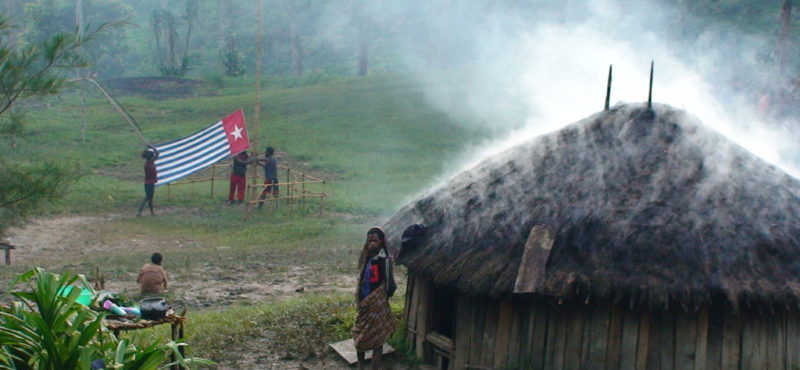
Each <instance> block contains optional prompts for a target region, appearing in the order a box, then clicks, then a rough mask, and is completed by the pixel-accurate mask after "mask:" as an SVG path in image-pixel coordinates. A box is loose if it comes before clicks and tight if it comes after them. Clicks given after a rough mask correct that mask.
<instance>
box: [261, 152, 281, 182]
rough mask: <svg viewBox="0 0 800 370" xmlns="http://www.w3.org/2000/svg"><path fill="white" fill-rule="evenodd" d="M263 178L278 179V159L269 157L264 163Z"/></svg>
mask: <svg viewBox="0 0 800 370" xmlns="http://www.w3.org/2000/svg"><path fill="white" fill-rule="evenodd" d="M264 179H265V180H273V181H278V160H277V159H275V158H273V157H269V158H267V160H266V163H264Z"/></svg>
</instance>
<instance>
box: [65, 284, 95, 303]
mask: <svg viewBox="0 0 800 370" xmlns="http://www.w3.org/2000/svg"><path fill="white" fill-rule="evenodd" d="M75 288H76V287H74V286H72V285H69V286H65V287H63V288H61V290H59V291H58V295H60V296H62V297H66V296H69V295H70V293H72V290H73V289H75ZM79 289H80V290H81V292H80V294H78V298H77V299H75V302H78V303H80V304H82V305H84V306H89V305H90V304H92V299H93V298H94V294H92V291H91V290H89V289H86V288H79Z"/></svg>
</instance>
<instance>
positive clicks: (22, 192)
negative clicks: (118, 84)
mask: <svg viewBox="0 0 800 370" xmlns="http://www.w3.org/2000/svg"><path fill="white" fill-rule="evenodd" d="M106 27H107V26H106V25H103V26H100V27H99V28H98V29H97V30H96V31H94V32H92V33H89V34H88V35H87V36H84V37H78V36H77V35H75V34H73V35H69V34H57V35H55V36H52V37H51V38H50V39H48V40H46V41H43V42H41V43H36V44H27V45H26V46H24V47H17V48H15V47H12V46H11V45H10V44H9V43H8V41H6V40H8V38H6V37H4V36H5V35H6V34H8V33H9V32H10V28H11V24H10V23H9V22H8V20H7V19H6V18H5V17H4V16H2V15H0V137H9V136H10V137H14V136H16V135H20V134H21V133H22V131H23V127H24V124H25V121H24V116H23V115H22V114H21V113H19V112H12V108H13V107H14V104H15V103H16V102H17V101H19V100H20V99H26V98H34V97H43V96H48V95H53V94H56V93H58V91H59V90H60V89H61V87H63V85H64V83H65V77H64V76H63V75H61V74H59V73H58V70H59V69H63V68H77V67H84V66H86V65H87V63H86V61H85V60H84V59H83V58H81V57H80V56H79V55H78V53H77V51H78V49H79V48H80V47H81V46H83V45H84V44H85V43H86V42H87V41H89V40H91V39H92V38H93V37H94V36H95V35H96V33H97V32H101V31H102V30H103V29H105V28H106ZM75 179H76V175H75V171H73V170H70V169H68V168H65V167H62V166H59V165H56V164H52V163H44V164H39V165H32V164H26V163H8V161H6V160H5V159H3V158H0V237H2V236H3V235H4V233H5V231H6V230H7V229H8V227H10V226H13V225H17V224H19V223H21V222H22V221H24V220H25V219H26V218H27V216H28V215H29V214H30V213H31V212H33V211H34V210H36V209H37V208H39V207H40V206H41V205H42V204H46V203H47V202H50V201H53V200H55V199H58V198H59V197H60V196H61V195H62V194H63V193H64V191H65V189H66V185H67V184H68V183H70V182H72V181H73V180H75Z"/></svg>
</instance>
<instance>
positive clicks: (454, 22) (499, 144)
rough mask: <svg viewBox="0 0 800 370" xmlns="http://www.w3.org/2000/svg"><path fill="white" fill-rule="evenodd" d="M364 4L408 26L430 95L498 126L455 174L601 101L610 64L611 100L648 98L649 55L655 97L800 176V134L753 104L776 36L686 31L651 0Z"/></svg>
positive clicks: (410, 48) (409, 43) (411, 50)
mask: <svg viewBox="0 0 800 370" xmlns="http://www.w3.org/2000/svg"><path fill="white" fill-rule="evenodd" d="M554 3H557V4H554ZM779 10H780V9H779V7H778V6H777V5H776V6H775V13H776V17H777V15H778V12H779ZM369 14H370V15H371V16H372V19H373V22H374V23H375V24H387V23H388V24H391V22H392V20H393V19H398V17H400V18H402V19H405V20H406V21H405V24H407V25H413V27H410V26H409V27H408V28H405V29H402V30H399V31H398V32H397V33H398V34H399V35H404V36H405V42H404V43H403V44H402V45H398V46H397V50H398V52H400V53H403V54H404V55H405V61H406V64H407V68H409V69H410V70H411V71H412V72H413V73H415V75H416V76H418V78H419V79H420V81H421V82H422V83H423V85H424V86H426V87H427V89H426V90H425V92H426V96H427V97H428V99H429V100H430V102H431V103H432V104H434V105H435V106H437V107H439V108H440V109H442V110H443V111H445V112H447V113H448V114H449V115H450V116H451V117H452V118H454V120H455V121H458V122H461V123H463V124H465V125H477V126H481V127H488V128H490V129H491V130H493V131H494V132H495V133H496V135H495V137H494V138H493V139H491V140H490V141H487V142H485V143H482V144H481V145H480V146H479V147H478V148H470V149H469V150H468V152H469V153H471V158H468V159H466V160H465V161H464V162H460V163H459V164H458V165H456V166H454V167H453V168H452V171H451V172H455V171H457V170H461V169H464V168H465V167H468V166H471V165H474V164H475V163H477V160H478V159H480V158H485V157H486V156H487V155H490V154H492V153H496V152H499V151H501V150H503V149H505V148H508V147H510V146H512V145H514V144H517V143H519V142H522V141H524V140H526V139H529V138H531V137H533V136H536V135H541V134H544V133H547V132H551V131H554V130H557V129H559V128H561V127H563V126H565V125H567V124H569V123H571V122H574V121H577V120H579V119H581V118H583V117H586V116H588V115H590V114H592V113H594V112H597V111H599V110H601V109H602V108H603V101H604V98H605V86H606V78H607V70H608V66H609V64H613V66H614V81H613V87H612V92H611V102H612V105H614V104H615V103H618V102H641V101H645V100H646V99H647V87H648V79H649V76H648V74H649V67H650V61H651V60H654V61H655V68H656V70H655V83H654V88H653V99H654V101H655V102H661V103H667V104H670V105H672V106H675V107H677V108H682V109H685V110H687V111H689V112H690V113H692V114H694V115H696V116H698V117H699V118H700V120H701V121H702V122H704V124H706V125H708V126H710V127H711V128H713V129H714V130H716V131H719V132H720V133H722V134H723V135H725V136H727V137H729V138H731V139H732V140H734V141H735V142H737V143H738V144H740V145H742V146H743V147H745V148H746V149H747V150H749V151H751V152H753V153H754V154H756V155H758V156H759V157H761V158H763V159H765V160H767V161H769V162H771V163H774V164H776V165H778V166H779V167H780V168H782V169H783V170H785V171H787V172H789V173H790V174H792V175H794V176H798V174H800V168H798V167H797V165H796V164H793V163H792V161H791V159H790V158H789V157H788V154H789V153H790V152H791V151H793V149H792V148H793V147H794V145H793V144H792V143H793V142H795V140H793V138H794V136H796V135H794V133H793V132H791V131H790V130H788V129H787V128H785V127H784V126H782V125H778V124H767V123H765V122H763V121H762V120H761V119H760V118H759V116H758V114H756V112H754V107H755V106H756V104H755V102H756V100H757V99H758V95H759V93H760V91H758V90H759V89H760V88H759V86H764V84H765V81H766V80H767V79H768V78H769V77H770V76H769V73H767V72H761V71H763V70H766V69H768V67H765V66H762V65H759V64H758V62H757V59H758V58H757V57H756V56H757V54H758V52H759V51H763V50H764V48H765V45H770V46H771V45H774V42H775V41H772V40H759V39H756V38H753V37H751V36H747V35H744V34H742V33H739V32H737V31H736V30H733V29H731V28H730V27H727V28H726V27H723V26H713V25H709V26H708V28H706V29H705V30H704V31H703V32H702V33H701V34H698V35H687V34H685V31H683V30H681V28H680V25H679V23H680V17H681V16H682V15H681V14H680V12H679V11H678V10H677V9H675V8H672V7H670V6H665V5H660V4H656V2H655V1H627V0H601V1H563V2H544V1H533V2H511V1H498V2H492V1H469V2H464V1H452V0H428V1H404V2H391V3H380V4H377V3H373V4H372V8H371V9H369ZM777 27H778V25H777V23H776V28H777ZM741 76H747V77H746V78H747V80H745V81H742V77H741ZM737 80H738V81H737ZM732 82H733V83H732ZM737 89H738V90H737Z"/></svg>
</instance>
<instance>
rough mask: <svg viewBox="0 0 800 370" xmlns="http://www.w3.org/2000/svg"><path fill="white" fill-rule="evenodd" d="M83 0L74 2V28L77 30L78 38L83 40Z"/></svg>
mask: <svg viewBox="0 0 800 370" xmlns="http://www.w3.org/2000/svg"><path fill="white" fill-rule="evenodd" d="M83 25H84V23H83V0H77V1H76V2H75V27H76V28H77V29H78V37H80V38H83Z"/></svg>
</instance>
